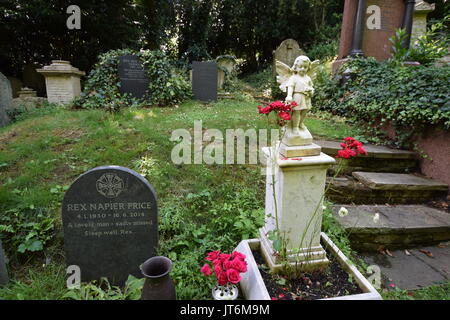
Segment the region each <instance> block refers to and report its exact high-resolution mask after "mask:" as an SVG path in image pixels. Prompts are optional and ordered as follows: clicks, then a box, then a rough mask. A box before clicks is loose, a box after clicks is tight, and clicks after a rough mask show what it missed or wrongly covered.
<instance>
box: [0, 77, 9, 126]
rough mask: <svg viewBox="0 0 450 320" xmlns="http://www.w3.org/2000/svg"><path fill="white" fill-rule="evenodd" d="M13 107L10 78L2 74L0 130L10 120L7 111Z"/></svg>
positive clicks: (0, 83)
mask: <svg viewBox="0 0 450 320" xmlns="http://www.w3.org/2000/svg"><path fill="white" fill-rule="evenodd" d="M11 105H12V89H11V84H10V83H9V80H8V78H6V77H5V76H4V75H3V74H2V73H0V128H1V127H4V126H6V125H7V124H8V123H9V121H10V119H9V117H8V114H7V113H6V111H7V110H9V109H10V108H11Z"/></svg>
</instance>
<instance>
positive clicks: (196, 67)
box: [192, 61, 218, 102]
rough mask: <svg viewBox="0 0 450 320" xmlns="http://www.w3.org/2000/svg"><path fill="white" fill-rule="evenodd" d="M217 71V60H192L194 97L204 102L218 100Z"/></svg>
mask: <svg viewBox="0 0 450 320" xmlns="http://www.w3.org/2000/svg"><path fill="white" fill-rule="evenodd" d="M217 73H218V71H217V63H216V62H215V61H207V62H200V61H194V62H192V93H193V94H194V99H196V100H200V101H203V102H209V101H216V100H217Z"/></svg>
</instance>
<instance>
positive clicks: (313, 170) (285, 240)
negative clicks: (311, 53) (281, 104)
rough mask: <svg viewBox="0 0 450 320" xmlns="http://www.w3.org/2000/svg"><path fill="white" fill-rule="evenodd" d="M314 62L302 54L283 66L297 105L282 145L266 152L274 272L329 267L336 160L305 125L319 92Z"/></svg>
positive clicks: (267, 247)
mask: <svg viewBox="0 0 450 320" xmlns="http://www.w3.org/2000/svg"><path fill="white" fill-rule="evenodd" d="M313 64H316V62H314V63H313ZM313 64H312V63H311V62H310V60H309V58H308V57H306V56H300V57H298V58H297V59H296V60H295V62H294V66H293V67H292V68H289V67H288V66H286V65H284V64H283V65H282V66H281V68H280V69H281V71H280V70H278V69H277V71H278V73H279V74H280V76H279V77H278V78H277V80H278V81H279V83H281V85H282V86H281V88H282V89H283V88H284V91H285V92H287V97H286V103H291V102H292V101H295V102H296V103H297V107H295V108H294V109H293V111H292V116H291V120H290V121H288V123H287V125H286V126H285V128H284V135H283V138H282V140H281V142H278V143H277V144H276V145H275V146H272V147H267V148H263V152H264V155H265V157H266V159H267V168H266V170H267V172H266V173H267V175H266V206H265V215H266V219H265V226H264V227H263V228H262V229H260V239H261V251H262V253H263V255H264V256H265V258H266V262H267V264H268V266H269V268H270V269H271V270H273V271H274V272H282V271H283V270H284V269H285V268H286V266H291V267H293V268H295V269H300V270H301V271H304V270H308V271H310V270H315V269H319V268H322V267H324V266H326V265H327V264H328V263H329V261H328V259H327V257H326V253H325V250H324V249H323V247H322V246H321V244H320V232H321V227H322V210H323V208H322V203H323V199H324V193H325V181H326V173H327V169H328V168H329V167H330V166H332V165H333V164H334V163H335V160H334V158H332V157H330V156H328V155H326V154H324V153H322V152H321V148H320V147H319V146H317V145H315V144H313V143H312V136H311V134H310V133H309V131H308V129H307V128H306V126H305V125H304V123H303V122H304V118H305V116H306V113H307V112H308V110H309V109H310V108H311V96H312V94H313V93H314V89H313V84H312V80H311V77H310V76H309V75H308V73H310V72H311V70H312V65H313ZM279 65H280V64H279V62H278V61H277V66H279Z"/></svg>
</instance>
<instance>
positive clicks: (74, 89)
mask: <svg viewBox="0 0 450 320" xmlns="http://www.w3.org/2000/svg"><path fill="white" fill-rule="evenodd" d="M36 71H37V72H39V73H41V74H42V75H43V76H44V77H45V85H46V90H47V99H48V102H51V103H58V104H65V103H69V102H70V101H72V100H73V99H74V98H75V97H77V96H79V95H80V93H81V85H80V77H81V76H83V75H85V73H84V71H80V70H78V68H75V67H72V66H71V65H70V62H69V61H62V60H53V61H52V64H51V65H49V66H45V67H44V68H42V69H36Z"/></svg>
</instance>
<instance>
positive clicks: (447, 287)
mask: <svg viewBox="0 0 450 320" xmlns="http://www.w3.org/2000/svg"><path fill="white" fill-rule="evenodd" d="M382 296H383V299H385V300H450V282H447V283H442V284H436V285H434V286H431V287H428V288H421V289H418V290H411V291H410V290H401V289H398V288H397V287H396V288H395V290H390V291H386V292H383V293H382Z"/></svg>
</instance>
